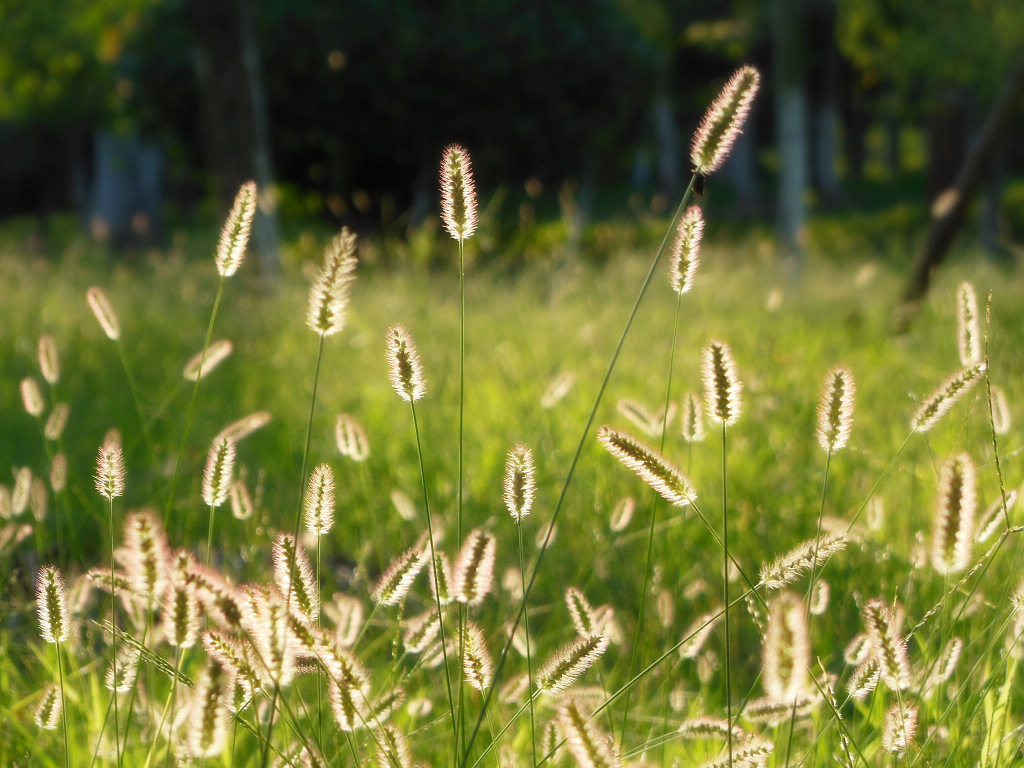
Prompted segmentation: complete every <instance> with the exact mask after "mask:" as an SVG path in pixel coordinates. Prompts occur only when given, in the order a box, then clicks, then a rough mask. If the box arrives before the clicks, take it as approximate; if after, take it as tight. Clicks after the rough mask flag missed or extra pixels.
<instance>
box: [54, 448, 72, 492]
mask: <svg viewBox="0 0 1024 768" xmlns="http://www.w3.org/2000/svg"><path fill="white" fill-rule="evenodd" d="M67 482H68V457H67V456H66V455H65V454H63V453H56V454H54V456H53V461H51V462H50V487H51V488H52V489H53V492H54V493H60V492H61V491H63V490H64V487H65V486H66V485H67Z"/></svg>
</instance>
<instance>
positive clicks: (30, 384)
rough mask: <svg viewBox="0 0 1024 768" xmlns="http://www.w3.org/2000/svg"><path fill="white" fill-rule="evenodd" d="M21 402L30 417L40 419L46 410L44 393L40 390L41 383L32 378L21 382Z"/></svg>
mask: <svg viewBox="0 0 1024 768" xmlns="http://www.w3.org/2000/svg"><path fill="white" fill-rule="evenodd" d="M21 402H22V404H23V405H24V406H25V411H26V412H27V413H28V415H29V416H35V417H36V418H39V417H40V416H42V415H43V410H44V409H45V408H46V402H45V401H44V400H43V392H42V390H41V389H40V388H39V382H38V381H36V380H35V379H33V378H32V377H31V376H29V377H26V378H24V379H22V380H21Z"/></svg>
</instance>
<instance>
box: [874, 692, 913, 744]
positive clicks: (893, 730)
mask: <svg viewBox="0 0 1024 768" xmlns="http://www.w3.org/2000/svg"><path fill="white" fill-rule="evenodd" d="M915 733H917V705H916V704H912V703H909V702H905V701H904V702H902V703H901V702H897V703H895V704H893V705H892V706H891V707H889V711H888V712H886V713H885V728H884V729H883V731H882V749H884V750H885V751H886V752H891V753H892V754H894V755H897V756H899V755H904V754H906V752H907V748H908V747H909V746H910V743H911V742H912V741H913V740H914V734H915Z"/></svg>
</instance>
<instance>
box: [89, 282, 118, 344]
mask: <svg viewBox="0 0 1024 768" xmlns="http://www.w3.org/2000/svg"><path fill="white" fill-rule="evenodd" d="M85 298H86V300H87V301H88V302H89V309H91V310H92V313H93V315H94V316H95V317H96V322H98V323H99V324H100V328H102V329H103V333H105V334H106V335H107V338H108V339H110V340H111V341H117V340H118V339H120V338H121V324H120V323H119V322H118V321H117V315H116V314H115V313H114V308H113V307H112V306H110V302H109V301H107V295H106V294H105V293H104V292H103V289H102V288H98V287H96V286H95V285H94V286H93V287H92V288H90V289H89V290H88V291H86V292H85Z"/></svg>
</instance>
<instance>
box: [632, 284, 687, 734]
mask: <svg viewBox="0 0 1024 768" xmlns="http://www.w3.org/2000/svg"><path fill="white" fill-rule="evenodd" d="M682 298H683V294H681V293H676V319H675V322H674V323H673V325H672V348H671V350H670V351H669V358H668V383H667V384H666V385H665V408H664V411H663V412H662V417H661V443H660V444H659V446H658V450H660V451H662V452H664V451H665V435H666V433H667V432H668V407H669V403H670V402H671V401H672V370H673V368H674V367H675V361H676V339H677V338H678V334H679V309H680V306H681V305H682ZM658 498H659V497H658V494H657V493H655V494H654V495H653V497H652V501H651V525H650V530H649V532H648V535H647V559H646V560H645V561H644V579H643V586H642V587H641V588H640V606H639V608H638V609H637V616H636V628H635V629H634V630H633V649H632V651H631V652H630V654H629V675H628V676H629V677H632V676H633V670H634V669H636V654H637V648H638V646H639V645H640V632H641V628H642V626H643V620H644V603H645V602H646V599H647V582H648V579H649V578H650V574H651V558H652V557H653V554H654V529H655V524H656V521H657V517H658ZM629 704H630V693H629V692H627V693H626V703H625V706H624V707H623V712H622V730H621V731H620V732H619V743H620V744H622V743H625V741H626V724H627V723H628V722H629Z"/></svg>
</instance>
